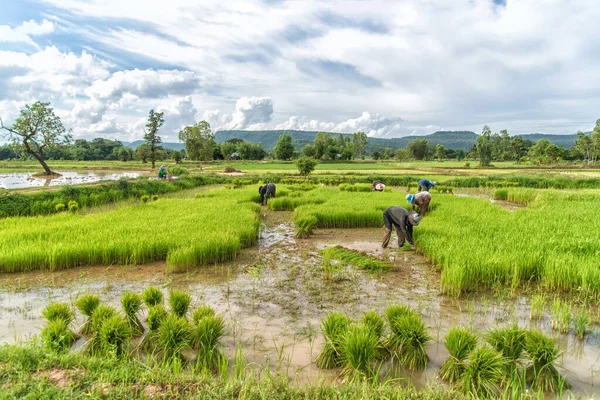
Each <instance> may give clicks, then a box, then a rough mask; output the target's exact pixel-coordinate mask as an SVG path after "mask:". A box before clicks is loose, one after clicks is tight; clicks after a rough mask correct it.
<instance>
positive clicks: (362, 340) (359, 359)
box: [340, 324, 379, 380]
mask: <svg viewBox="0 0 600 400" xmlns="http://www.w3.org/2000/svg"><path fill="white" fill-rule="evenodd" d="M378 346H379V337H378V336H376V335H375V334H374V333H373V330H372V328H371V327H369V326H367V325H365V324H360V325H354V326H350V327H349V328H348V331H347V332H346V333H345V334H344V335H343V340H342V343H341V346H340V350H341V358H340V362H341V364H342V365H343V369H342V373H343V374H344V375H345V376H347V377H349V378H350V379H351V380H352V379H355V378H364V377H370V376H372V375H373V372H374V370H373V362H374V361H375V360H376V359H377V357H378V355H379V349H378Z"/></svg>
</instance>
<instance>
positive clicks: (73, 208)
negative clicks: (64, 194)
mask: <svg viewBox="0 0 600 400" xmlns="http://www.w3.org/2000/svg"><path fill="white" fill-rule="evenodd" d="M68 207H69V212H75V211H77V210H79V203H77V202H76V201H75V200H71V201H69V206H68Z"/></svg>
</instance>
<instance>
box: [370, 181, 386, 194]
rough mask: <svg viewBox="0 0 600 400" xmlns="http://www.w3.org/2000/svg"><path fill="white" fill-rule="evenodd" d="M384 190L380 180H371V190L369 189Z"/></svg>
mask: <svg viewBox="0 0 600 400" xmlns="http://www.w3.org/2000/svg"><path fill="white" fill-rule="evenodd" d="M384 190H385V185H384V184H383V183H381V181H373V190H371V191H372V192H374V191H378V192H383V191H384Z"/></svg>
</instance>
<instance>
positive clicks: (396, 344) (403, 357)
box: [386, 306, 431, 370]
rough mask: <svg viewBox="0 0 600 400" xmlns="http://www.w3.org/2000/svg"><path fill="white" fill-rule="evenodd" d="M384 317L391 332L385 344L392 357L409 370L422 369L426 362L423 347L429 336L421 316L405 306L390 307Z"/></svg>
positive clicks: (429, 339)
mask: <svg viewBox="0 0 600 400" xmlns="http://www.w3.org/2000/svg"><path fill="white" fill-rule="evenodd" d="M386 316H387V320H388V324H389V326H390V331H391V333H390V336H389V337H388V339H387V342H386V344H387V348H388V350H389V351H390V353H391V354H392V357H393V358H394V359H397V360H398V362H399V363H400V365H402V366H404V367H406V368H408V369H410V370H421V369H424V368H425V367H426V365H427V360H428V357H427V354H426V353H425V346H426V345H427V343H428V342H429V341H431V336H429V334H428V333H427V331H426V329H425V324H424V323H423V320H422V319H421V316H420V315H418V314H417V313H416V312H414V311H413V310H411V309H410V308H408V307H406V306H390V307H388V308H387V309H386Z"/></svg>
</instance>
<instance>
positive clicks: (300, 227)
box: [295, 215, 318, 239]
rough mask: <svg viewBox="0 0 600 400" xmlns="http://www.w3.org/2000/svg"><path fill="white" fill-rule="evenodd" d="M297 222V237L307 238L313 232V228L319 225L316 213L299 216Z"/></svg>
mask: <svg viewBox="0 0 600 400" xmlns="http://www.w3.org/2000/svg"><path fill="white" fill-rule="evenodd" d="M295 222H296V237H297V238H299V239H305V238H307V237H309V236H310V235H312V234H313V229H314V228H315V226H317V222H318V219H317V217H316V216H314V215H308V216H305V217H302V218H297V219H296V220H295Z"/></svg>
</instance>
